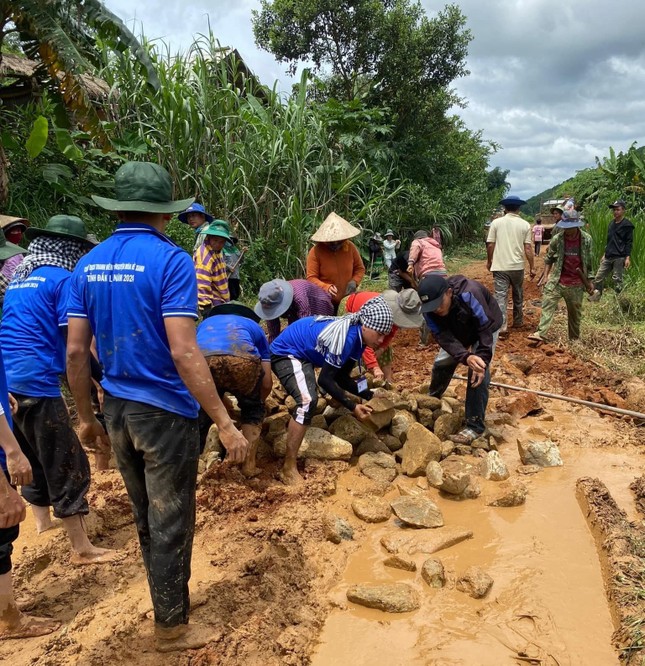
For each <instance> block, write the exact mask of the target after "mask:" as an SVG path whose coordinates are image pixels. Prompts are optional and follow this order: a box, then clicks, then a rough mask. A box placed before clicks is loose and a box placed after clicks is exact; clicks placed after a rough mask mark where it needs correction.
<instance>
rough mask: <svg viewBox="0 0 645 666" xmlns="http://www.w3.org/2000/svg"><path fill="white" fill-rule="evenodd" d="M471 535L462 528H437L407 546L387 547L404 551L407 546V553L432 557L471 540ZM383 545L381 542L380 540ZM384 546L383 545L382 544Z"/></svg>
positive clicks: (392, 543)
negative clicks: (438, 552) (440, 551)
mask: <svg viewBox="0 0 645 666" xmlns="http://www.w3.org/2000/svg"><path fill="white" fill-rule="evenodd" d="M472 537H473V533H472V532H471V530H467V529H465V528H463V527H439V528H438V529H436V530H432V532H431V533H427V532H426V533H424V534H423V537H418V538H417V539H415V540H414V541H412V542H411V543H409V544H403V545H402V544H395V543H394V542H391V543H390V544H389V545H392V546H395V545H396V546H397V547H398V548H399V549H404V548H405V546H406V545H407V553H408V554H409V555H415V554H416V553H423V554H424V555H432V553H436V552H437V551H439V550H444V549H446V548H450V547H451V546H454V545H455V544H458V543H461V542H462V541H465V540H466V539H472ZM381 543H382V544H383V540H381ZM383 545H384V546H385V544H383Z"/></svg>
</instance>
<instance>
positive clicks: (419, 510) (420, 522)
mask: <svg viewBox="0 0 645 666" xmlns="http://www.w3.org/2000/svg"><path fill="white" fill-rule="evenodd" d="M390 506H391V507H392V510H393V511H394V513H395V514H396V516H397V518H399V520H401V521H402V522H404V523H405V524H406V525H409V526H411V527H418V528H425V527H441V526H442V525H443V516H442V514H441V511H440V510H439V507H438V506H437V505H436V504H435V503H434V502H433V501H432V500H429V499H427V498H425V497H414V496H407V497H397V498H396V499H394V500H392V502H391V504H390Z"/></svg>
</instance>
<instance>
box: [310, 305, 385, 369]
mask: <svg viewBox="0 0 645 666" xmlns="http://www.w3.org/2000/svg"><path fill="white" fill-rule="evenodd" d="M324 320H329V322H330V323H329V324H327V326H325V328H323V330H322V331H321V332H320V334H319V335H318V339H317V340H316V351H317V352H319V353H321V354H322V355H323V356H324V357H325V358H328V359H329V360H330V362H331V363H332V364H334V365H339V364H340V360H341V358H342V356H343V349H344V348H345V342H347V334H348V333H349V329H350V326H356V325H357V324H360V325H361V326H365V328H371V329H372V330H374V331H378V332H379V333H381V334H383V335H387V334H388V333H389V332H390V331H391V330H392V326H394V315H393V314H392V310H391V309H390V306H389V305H388V304H387V303H386V302H385V300H384V299H383V297H382V296H376V297H375V298H371V299H370V300H369V301H367V303H365V305H363V307H362V308H360V309H359V311H358V312H353V313H352V314H347V315H345V316H344V317H316V321H324Z"/></svg>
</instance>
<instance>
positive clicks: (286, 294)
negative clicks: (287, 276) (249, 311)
mask: <svg viewBox="0 0 645 666" xmlns="http://www.w3.org/2000/svg"><path fill="white" fill-rule="evenodd" d="M291 303H293V287H292V286H291V284H289V282H287V281H286V280H271V281H270V282H265V283H264V284H263V285H262V286H261V287H260V292H259V293H258V302H257V303H256V304H255V314H256V315H257V316H258V317H260V319H266V320H271V319H277V318H278V317H281V316H282V315H283V314H284V313H285V312H286V311H287V310H288V309H289V308H290V307H291Z"/></svg>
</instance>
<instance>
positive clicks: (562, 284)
mask: <svg viewBox="0 0 645 666" xmlns="http://www.w3.org/2000/svg"><path fill="white" fill-rule="evenodd" d="M583 226H584V222H582V220H581V219H580V216H579V215H578V211H576V210H571V211H568V210H567V211H564V214H563V216H562V219H561V220H560V222H558V229H559V230H560V231H562V232H563V233H557V234H554V235H553V238H552V239H551V242H550V243H549V247H548V248H547V251H546V255H545V257H544V266H545V270H544V275H543V276H542V277H541V278H540V282H539V283H538V285H541V284H544V283H546V286H545V287H544V293H543V294H542V314H541V315H540V323H539V325H538V329H537V331H536V332H535V333H532V334H531V335H529V336H528V337H529V340H535V341H536V342H544V341H545V339H546V338H545V336H546V334H547V332H548V330H549V328H550V327H551V323H552V322H553V315H554V314H555V311H556V310H557V308H558V303H559V302H560V299H561V298H562V299H564V302H565V304H566V306H567V323H568V329H569V330H568V332H569V340H577V339H578V338H579V337H580V321H581V320H582V301H583V297H584V293H585V291H586V292H587V293H589V294H592V293H593V286H592V285H591V283H590V282H589V279H588V277H587V276H588V275H590V271H591V266H592V263H591V262H592V239H591V236H590V235H589V234H588V233H586V232H584V231H583V230H582V227H583ZM586 285H588V286H586Z"/></svg>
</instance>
